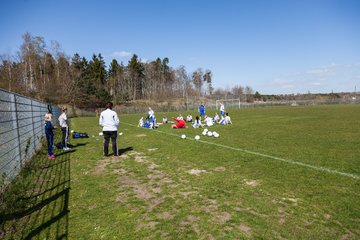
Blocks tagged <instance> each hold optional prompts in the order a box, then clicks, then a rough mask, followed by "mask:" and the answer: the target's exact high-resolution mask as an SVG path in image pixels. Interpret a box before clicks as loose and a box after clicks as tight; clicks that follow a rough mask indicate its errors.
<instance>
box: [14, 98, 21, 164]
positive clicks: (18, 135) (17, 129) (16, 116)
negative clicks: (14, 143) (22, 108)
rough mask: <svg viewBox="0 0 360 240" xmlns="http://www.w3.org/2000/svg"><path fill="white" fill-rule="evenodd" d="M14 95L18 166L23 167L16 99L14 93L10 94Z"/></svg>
mask: <svg viewBox="0 0 360 240" xmlns="http://www.w3.org/2000/svg"><path fill="white" fill-rule="evenodd" d="M12 95H13V96H14V105H15V119H16V132H17V139H18V146H19V156H20V168H22V167H23V159H22V153H21V141H20V131H19V116H18V110H17V101H16V95H15V94H12Z"/></svg>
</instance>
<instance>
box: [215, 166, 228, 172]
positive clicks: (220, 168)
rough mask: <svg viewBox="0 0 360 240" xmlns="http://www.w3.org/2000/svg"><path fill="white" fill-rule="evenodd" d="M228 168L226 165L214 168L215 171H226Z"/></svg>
mask: <svg viewBox="0 0 360 240" xmlns="http://www.w3.org/2000/svg"><path fill="white" fill-rule="evenodd" d="M225 170H226V168H225V167H217V168H214V171H215V172H224V171H225Z"/></svg>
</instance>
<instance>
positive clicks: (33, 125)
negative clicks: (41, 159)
mask: <svg viewBox="0 0 360 240" xmlns="http://www.w3.org/2000/svg"><path fill="white" fill-rule="evenodd" d="M31 119H32V129H33V134H32V135H33V142H34V152H35V150H36V136H35V121H34V108H33V100H31Z"/></svg>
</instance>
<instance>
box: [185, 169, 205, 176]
mask: <svg viewBox="0 0 360 240" xmlns="http://www.w3.org/2000/svg"><path fill="white" fill-rule="evenodd" d="M188 173H189V174H191V175H200V174H201V173H206V171H205V170H200V169H191V170H189V171H188Z"/></svg>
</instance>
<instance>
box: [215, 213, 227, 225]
mask: <svg viewBox="0 0 360 240" xmlns="http://www.w3.org/2000/svg"><path fill="white" fill-rule="evenodd" d="M215 217H216V220H217V222H218V223H220V224H225V223H226V222H227V221H229V220H230V219H231V214H230V213H228V212H222V213H219V214H218V215H216V216H215Z"/></svg>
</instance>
